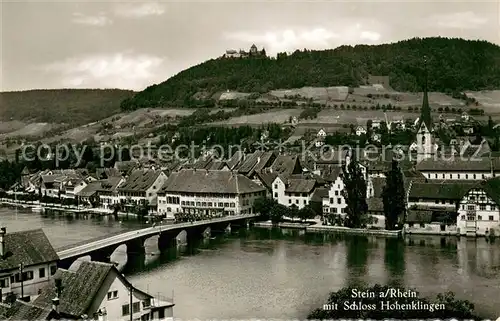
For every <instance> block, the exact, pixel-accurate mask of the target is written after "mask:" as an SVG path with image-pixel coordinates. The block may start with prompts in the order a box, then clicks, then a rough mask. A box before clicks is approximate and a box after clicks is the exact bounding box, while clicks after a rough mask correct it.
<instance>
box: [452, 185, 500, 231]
mask: <svg viewBox="0 0 500 321" xmlns="http://www.w3.org/2000/svg"><path fill="white" fill-rule="evenodd" d="M457 232H458V234H460V235H467V236H489V235H499V233H500V177H495V178H492V179H489V180H485V181H483V182H480V183H478V184H477V185H475V186H474V187H472V188H470V189H469V190H468V191H467V193H465V194H464V196H463V197H462V198H461V200H460V203H459V208H458V216H457Z"/></svg>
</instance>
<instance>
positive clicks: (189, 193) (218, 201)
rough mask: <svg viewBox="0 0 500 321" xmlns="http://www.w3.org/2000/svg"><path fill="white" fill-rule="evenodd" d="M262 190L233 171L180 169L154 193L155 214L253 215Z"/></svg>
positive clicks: (167, 215)
mask: <svg viewBox="0 0 500 321" xmlns="http://www.w3.org/2000/svg"><path fill="white" fill-rule="evenodd" d="M265 195H266V189H265V188H264V187H262V186H260V185H258V184H256V183H255V182H253V181H252V180H251V179H249V178H247V177H245V176H244V175H242V174H238V173H236V172H234V171H211V170H205V169H203V170H197V169H183V170H181V171H179V172H175V173H172V174H171V175H170V177H169V178H168V180H167V181H166V182H165V184H164V185H163V187H162V188H161V190H160V191H159V193H158V213H159V214H162V215H166V217H167V218H174V217H175V213H189V214H198V215H207V216H219V215H220V216H225V215H240V214H253V213H255V210H254V208H253V203H254V201H255V200H256V199H257V198H259V197H265Z"/></svg>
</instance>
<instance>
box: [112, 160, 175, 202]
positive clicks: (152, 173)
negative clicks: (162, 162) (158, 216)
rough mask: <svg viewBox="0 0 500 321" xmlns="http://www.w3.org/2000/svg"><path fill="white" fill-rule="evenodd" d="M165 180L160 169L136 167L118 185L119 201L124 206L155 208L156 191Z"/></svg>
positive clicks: (165, 176)
mask: <svg viewBox="0 0 500 321" xmlns="http://www.w3.org/2000/svg"><path fill="white" fill-rule="evenodd" d="M166 180H167V175H165V173H163V171H161V170H154V169H136V170H133V171H132V173H131V174H130V176H129V177H128V178H127V179H126V181H125V182H124V183H123V184H121V185H120V186H119V187H118V195H119V199H120V203H121V204H123V205H125V206H136V205H147V206H150V207H151V208H155V207H156V205H157V193H158V191H159V190H160V188H161V187H162V186H163V184H164V183H165V182H166Z"/></svg>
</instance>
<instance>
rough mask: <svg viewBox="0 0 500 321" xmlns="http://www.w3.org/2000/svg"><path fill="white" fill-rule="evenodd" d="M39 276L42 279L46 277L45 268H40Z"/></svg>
mask: <svg viewBox="0 0 500 321" xmlns="http://www.w3.org/2000/svg"><path fill="white" fill-rule="evenodd" d="M38 277H39V278H40V279H41V278H44V277H45V268H39V269H38Z"/></svg>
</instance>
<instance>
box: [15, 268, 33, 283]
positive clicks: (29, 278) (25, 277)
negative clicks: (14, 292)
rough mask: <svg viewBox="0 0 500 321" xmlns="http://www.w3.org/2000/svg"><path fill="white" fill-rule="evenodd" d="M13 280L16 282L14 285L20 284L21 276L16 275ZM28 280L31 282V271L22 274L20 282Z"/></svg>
mask: <svg viewBox="0 0 500 321" xmlns="http://www.w3.org/2000/svg"><path fill="white" fill-rule="evenodd" d="M15 280H16V283H20V282H21V274H19V273H16V276H15ZM29 280H33V271H26V272H23V279H22V281H29Z"/></svg>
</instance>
